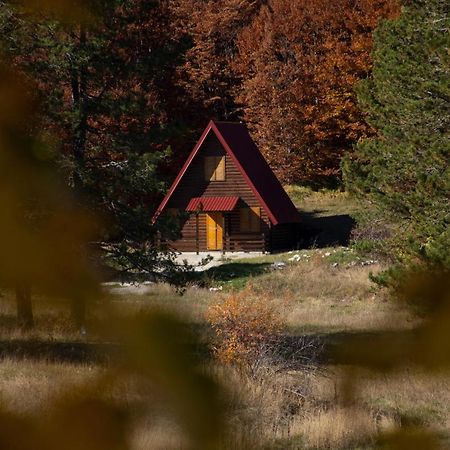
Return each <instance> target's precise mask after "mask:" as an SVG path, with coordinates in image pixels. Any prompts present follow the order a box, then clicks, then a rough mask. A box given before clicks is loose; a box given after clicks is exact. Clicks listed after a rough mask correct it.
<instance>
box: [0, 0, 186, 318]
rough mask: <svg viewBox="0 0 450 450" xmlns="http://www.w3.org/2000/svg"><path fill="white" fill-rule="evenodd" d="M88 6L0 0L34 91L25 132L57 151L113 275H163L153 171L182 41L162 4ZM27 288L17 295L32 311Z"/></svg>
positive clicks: (166, 269)
mask: <svg viewBox="0 0 450 450" xmlns="http://www.w3.org/2000/svg"><path fill="white" fill-rule="evenodd" d="M92 4H93V5H94V6H95V8H93V9H92V10H91V11H90V15H89V17H86V16H81V15H80V17H78V16H76V17H72V16H70V15H69V16H68V20H65V18H64V17H63V18H62V17H61V16H57V15H51V14H50V13H49V12H48V11H42V10H41V9H40V8H36V9H34V10H31V9H28V8H27V7H26V6H23V5H22V6H21V4H12V3H10V2H3V1H0V45H1V50H2V52H3V53H4V58H3V59H4V60H5V61H8V64H11V65H12V66H13V68H14V70H15V71H16V73H20V74H22V75H24V77H26V78H27V79H28V80H29V81H30V83H29V86H33V88H34V91H33V92H28V94H29V95H30V96H32V97H33V98H34V99H35V101H36V102H35V103H36V104H37V105H39V111H38V113H37V114H36V116H37V117H39V120H35V121H34V122H33V123H32V122H31V121H30V123H29V124H28V127H27V129H26V131H25V133H26V134H27V135H29V136H31V137H33V139H35V140H36V142H41V143H42V144H41V146H40V147H39V148H41V149H45V150H42V152H43V156H42V155H41V156H42V157H46V155H49V158H51V159H53V155H55V154H57V155H58V157H57V159H58V160H59V168H60V171H61V172H62V173H64V174H65V175H66V181H67V182H68V184H69V185H71V187H72V188H73V191H74V192H75V194H76V195H77V197H78V199H79V200H78V201H79V202H80V201H81V203H83V205H84V206H87V205H90V207H91V208H92V209H93V210H95V213H96V214H97V213H100V215H102V216H103V217H105V218H106V220H105V222H104V223H105V224H106V227H104V229H103V230H101V231H102V235H101V236H100V240H101V241H102V245H101V248H102V249H103V250H104V251H105V252H106V255H107V257H108V259H109V257H112V258H114V266H115V267H116V268H118V269H120V270H121V271H122V272H127V271H136V270H138V271H139V272H147V273H150V274H153V275H156V276H159V277H161V276H170V277H171V278H172V275H173V274H174V272H176V270H175V269H176V267H175V265H174V263H173V255H172V254H171V253H170V252H167V249H164V248H161V247H157V246H155V245H154V243H155V242H156V240H155V235H156V233H158V232H161V231H162V232H163V233H165V232H166V231H167V234H170V232H173V229H174V228H175V227H174V226H173V224H172V226H171V227H169V228H168V227H164V225H162V226H160V227H159V229H156V228H155V227H154V226H152V225H151V217H152V213H153V209H154V208H155V206H156V203H157V201H158V200H159V197H158V196H159V194H160V192H161V190H162V183H161V181H160V178H161V177H158V176H157V172H158V168H159V166H160V164H161V161H162V160H164V157H165V156H166V154H167V153H166V152H165V149H166V147H167V145H168V143H170V142H171V140H173V136H174V135H175V134H176V130H177V125H176V123H177V116H176V110H175V109H174V108H172V105H173V104H175V103H176V96H177V89H175V88H173V89H172V87H173V83H172V73H174V71H175V67H176V65H177V61H178V59H179V58H180V55H181V54H182V52H183V49H184V44H183V42H182V41H180V40H177V37H176V34H174V33H171V29H170V23H169V15H168V11H167V8H166V7H165V3H164V2H156V1H150V2H149V1H144V0H132V1H124V0H114V1H108V2H105V1H103V0H96V1H94V2H92ZM24 89H25V84H24ZM172 112H173V114H171V113H172ZM55 138H56V139H55ZM50 155H51V156H50ZM37 157H39V155H37ZM105 242H107V244H105ZM68 244H69V243H68ZM161 250H162V251H161ZM177 279H178V277H177ZM31 281H33V280H31ZM29 284H30V281H29V280H24V282H23V283H22V285H23V286H25V288H23V286H22V285H21V286H20V289H19V290H18V295H17V300H18V305H19V306H20V305H22V304H25V302H23V301H21V300H22V299H23V298H25V299H26V303H27V305H28V307H29V308H28V309H30V311H31V300H30V295H29V286H28V285H29ZM19 312H20V311H19ZM29 316H30V317H31V314H29ZM81 320H82V319H81ZM28 322H30V323H31V320H28Z"/></svg>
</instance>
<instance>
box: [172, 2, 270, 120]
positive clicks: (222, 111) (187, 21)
mask: <svg viewBox="0 0 450 450" xmlns="http://www.w3.org/2000/svg"><path fill="white" fill-rule="evenodd" d="M262 4H264V1H263V0H252V1H248V0H227V1H224V2H217V1H214V0H207V1H203V0H194V1H192V0H175V1H173V2H172V5H171V9H172V12H173V15H174V17H176V25H177V28H179V29H181V30H182V31H183V33H184V34H185V35H186V36H187V37H188V38H189V39H190V41H191V47H190V49H189V50H188V51H187V53H186V56H185V60H184V64H183V65H181V66H180V67H179V70H178V72H179V76H180V79H179V83H180V85H181V86H183V87H184V89H185V90H186V91H187V92H188V93H189V94H190V95H189V97H186V98H188V99H189V101H191V102H192V101H193V102H194V104H195V108H196V113H197V117H198V116H199V117H198V118H199V119H200V120H201V123H200V127H202V126H204V123H205V121H206V120H207V119H209V118H211V117H214V118H216V119H222V120H236V119H237V118H239V116H240V114H239V111H238V110H237V108H236V103H235V99H234V88H235V86H236V85H237V84H238V83H239V76H238V75H237V74H236V73H235V72H234V71H233V70H232V68H231V64H230V63H231V61H232V60H233V59H234V58H235V57H236V55H237V51H238V49H237V46H236V42H237V37H238V35H239V33H240V32H241V31H242V30H243V29H244V28H245V27H246V26H247V25H248V24H249V23H250V22H251V20H252V18H253V17H254V15H255V14H257V12H258V11H259V9H260V8H261V5H262ZM190 108H192V105H186V109H187V110H188V109H190Z"/></svg>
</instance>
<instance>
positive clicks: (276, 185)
mask: <svg viewBox="0 0 450 450" xmlns="http://www.w3.org/2000/svg"><path fill="white" fill-rule="evenodd" d="M177 211H179V212H187V213H188V214H187V215H186V219H185V220H184V221H183V222H184V223H183V224H182V229H181V238H180V239H178V240H176V241H173V242H171V243H170V244H171V247H172V248H174V249H175V250H177V251H181V252H183V251H193V252H202V251H215V250H216V251H224V252H225V251H227V252H233V251H247V252H248V251H259V252H271V251H274V250H281V249H287V248H292V247H294V246H295V245H296V243H297V242H298V238H299V236H298V224H299V222H300V217H299V214H298V211H297V210H296V208H295V206H294V205H293V203H292V201H291V200H290V198H289V196H288V195H287V194H286V192H285V190H284V189H283V187H282V186H281V184H280V182H279V181H278V179H277V178H276V176H275V174H274V173H273V172H272V170H271V169H270V167H269V165H268V164H267V162H266V160H265V159H264V157H263V156H262V154H261V153H260V151H259V150H258V148H257V147H256V145H255V143H254V142H253V140H252V138H251V137H250V135H249V133H248V131H247V129H246V127H245V126H244V125H243V124H241V123H230V122H216V121H210V122H209V124H208V126H207V127H206V129H205V131H204V132H203V134H202V136H201V138H200V140H199V141H198V142H197V144H196V146H195V147H194V149H193V150H192V152H191V154H190V155H189V157H188V159H187V161H186V163H185V164H184V166H183V168H182V169H181V171H180V173H179V174H178V176H177V178H176V179H175V181H174V182H173V184H172V186H171V188H170V190H169V192H168V193H167V195H166V196H165V198H164V200H163V201H162V203H161V205H160V206H159V208H158V210H157V212H156V213H155V216H154V217H153V220H154V221H155V220H157V218H158V217H159V216H160V215H161V214H164V213H171V214H173V213H174V212H177Z"/></svg>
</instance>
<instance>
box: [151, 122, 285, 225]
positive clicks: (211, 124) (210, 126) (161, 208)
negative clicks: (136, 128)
mask: <svg viewBox="0 0 450 450" xmlns="http://www.w3.org/2000/svg"><path fill="white" fill-rule="evenodd" d="M211 130H213V131H214V133H215V135H216V136H217V138H218V139H219V142H220V143H221V144H222V146H223V147H224V148H225V150H226V151H227V152H228V153H229V154H230V156H231V158H232V159H233V161H234V163H235V164H236V166H237V167H238V169H239V170H240V172H241V174H242V176H243V177H244V179H245V181H247V183H248V185H249V186H250V188H251V189H252V191H253V193H254V194H255V195H256V197H257V199H258V200H259V201H260V202H261V205H262V206H263V208H264V209H265V210H266V212H267V215H268V216H269V219H270V221H271V223H272V224H273V225H277V224H278V220H277V219H276V218H275V216H274V215H273V214H272V212H271V211H270V209H269V207H268V206H267V204H266V202H265V201H264V199H263V198H262V196H261V195H260V193H259V192H258V190H257V189H256V187H255V185H254V184H253V183H252V181H251V180H250V178H249V177H248V175H247V174H246V172H245V170H244V169H243V167H242V166H241V164H240V163H239V160H238V159H237V158H236V156H235V154H234V153H233V150H232V149H231V147H230V146H229V145H228V144H227V142H226V141H225V139H224V137H223V136H222V134H221V133H220V131H219V129H218V128H217V126H216V124H215V123H214V121H213V120H210V121H209V123H208V126H207V127H206V129H205V131H204V132H203V134H202V135H201V137H200V139H199V140H198V142H197V144H196V145H195V147H194V149H193V150H192V152H191V154H190V155H189V157H188V159H187V160H186V162H185V163H184V165H183V168H182V169H181V171H180V173H179V174H178V176H177V177H176V179H175V181H174V182H173V183H172V186H171V187H170V189H169V192H167V194H166V196H165V197H164V199H163V201H162V202H161V204H160V205H159V207H158V209H157V210H156V212H155V214H154V216H153V218H152V224H154V223H155V222H156V220H157V219H158V217H159V215H160V214H161V213H162V212H163V211H164V208H165V207H166V205H167V202H168V201H169V200H170V197H171V196H172V194H173V192H174V191H175V189H176V188H177V186H178V184H179V183H180V181H181V178H182V177H183V175H184V174H185V173H186V170H187V169H188V167H189V166H190V164H191V162H192V160H193V159H194V158H195V155H196V154H197V152H198V150H199V149H200V147H201V146H202V144H203V142H204V140H205V139H206V136H207V135H208V133H209V132H210V131H211Z"/></svg>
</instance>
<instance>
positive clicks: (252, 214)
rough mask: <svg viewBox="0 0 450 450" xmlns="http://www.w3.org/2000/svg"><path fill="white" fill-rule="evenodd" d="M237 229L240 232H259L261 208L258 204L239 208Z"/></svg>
mask: <svg viewBox="0 0 450 450" xmlns="http://www.w3.org/2000/svg"><path fill="white" fill-rule="evenodd" d="M239 215H240V218H239V224H240V226H239V229H240V231H241V232H242V233H259V232H260V231H261V209H260V208H259V206H253V207H251V208H241V209H240V210H239Z"/></svg>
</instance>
